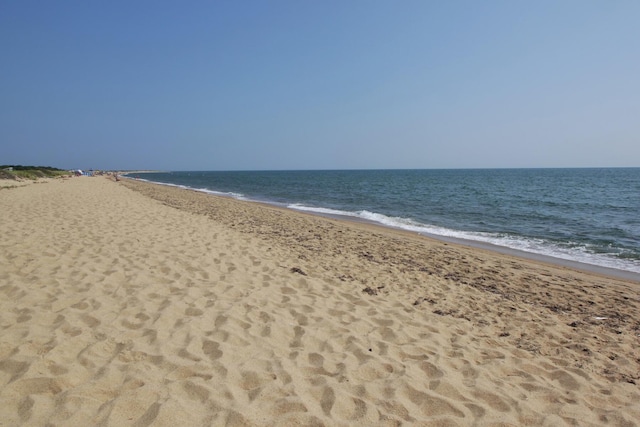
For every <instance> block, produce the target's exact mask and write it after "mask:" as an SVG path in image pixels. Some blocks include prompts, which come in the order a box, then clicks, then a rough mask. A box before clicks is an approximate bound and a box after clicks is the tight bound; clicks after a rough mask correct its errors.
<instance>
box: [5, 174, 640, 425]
mask: <svg viewBox="0 0 640 427" xmlns="http://www.w3.org/2000/svg"><path fill="white" fill-rule="evenodd" d="M0 209H1V210H2V212H3V214H4V216H3V221H2V222H0V233H2V235H3V241H2V242H1V244H0V296H1V297H0V326H1V327H2V331H3V333H2V334H1V335H0V400H1V401H2V402H3V405H0V418H2V420H3V421H4V423H5V424H7V425H46V424H56V425H145V426H146V425H178V424H183V425H237V426H288V425H318V426H322V425H324V426H334V425H336V426H349V425H379V426H404V425H407V426H408V425H447V426H465V425H481V426H497V425H546V426H557V425H585V426H596V425H598V426H600V425H608V426H629V425H636V426H638V425H640V408H638V405H637V402H638V401H640V346H639V343H640V317H639V313H640V299H639V297H638V295H639V293H638V292H639V286H638V284H636V283H633V282H630V281H626V280H621V279H615V278H611V277H604V276H601V275H597V274H593V273H589V272H585V271H579V270H573V269H569V268H565V267H559V266H554V265H548V264H544V263H541V262H536V261H531V260H527V259H521V258H515V257H511V256H506V255H501V254H496V253H495V252H492V251H489V250H486V249H477V248H470V247H466V246H464V245H455V244H448V243H446V242H444V243H443V242H441V241H438V240H433V239H429V238H427V237H424V236H420V235H416V234H415V233H409V232H402V231H398V230H392V229H389V228H383V227H381V226H377V225H371V224H364V223H354V222H353V223H352V222H346V221H341V220H340V221H339V220H335V219H331V218H322V217H318V216H315V215H309V214H304V213H300V212H295V211H291V210H287V209H279V208H276V207H273V206H270V205H261V204H257V203H247V202H242V201H238V200H234V199H230V198H224V197H211V196H210V195H207V194H204V193H198V192H195V191H184V190H182V189H179V188H171V187H167V186H160V185H156V184H151V183H147V182H141V181H135V180H121V181H119V182H116V181H114V180H113V179H109V178H107V177H83V178H78V179H68V180H54V181H51V182H48V183H45V184H44V185H28V186H24V187H20V188H14V189H10V190H2V197H0Z"/></svg>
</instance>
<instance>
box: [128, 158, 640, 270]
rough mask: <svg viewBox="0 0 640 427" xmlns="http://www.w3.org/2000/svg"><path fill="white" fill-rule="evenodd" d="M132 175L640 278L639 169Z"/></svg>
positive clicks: (336, 171)
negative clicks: (610, 270)
mask: <svg viewBox="0 0 640 427" xmlns="http://www.w3.org/2000/svg"><path fill="white" fill-rule="evenodd" d="M130 176H134V177H136V176H137V177H139V178H141V179H145V180H148V181H152V182H157V183H162V184H167V185H173V186H179V187H184V188H190V189H194V190H198V191H203V192H206V193H210V194H215V195H224V196H229V197H234V198H237V199H242V200H253V201H260V202H266V203H271V204H274V205H278V206H282V207H287V208H290V209H295V210H299V211H306V212H311V213H316V214H320V215H330V216H341V217H349V218H357V219H361V220H367V221H372V222H375V223H379V224H382V225H385V226H389V227H397V228H401V229H405V230H409V231H413V232H416V233H422V234H425V235H430V236H436V237H437V236H440V237H443V238H447V239H464V240H466V241H473V242H482V243H484V244H487V243H488V244H491V245H495V246H498V247H504V248H509V249H515V250H519V251H524V252H527V253H531V254H537V255H543V256H549V257H553V258H559V259H562V260H568V261H575V262H580V263H585V264H590V265H594V266H600V267H606V268H611V269H615V270H622V271H629V272H634V273H640V168H593V169H451V170H328V171H248V172H239V171H230V172H163V173H144V174H132V175H130Z"/></svg>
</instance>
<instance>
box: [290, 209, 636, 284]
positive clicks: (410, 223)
mask: <svg viewBox="0 0 640 427" xmlns="http://www.w3.org/2000/svg"><path fill="white" fill-rule="evenodd" d="M288 207H289V208H291V209H295V210H300V211H306V212H312V213H317V214H321V215H334V216H342V217H352V218H358V219H363V220H366V221H371V222H375V223H378V224H381V225H385V226H387V227H393V228H399V229H402V230H407V231H413V232H416V233H419V234H424V235H432V236H441V237H446V238H452V239H459V240H467V241H475V242H481V243H488V244H490V245H494V246H500V247H504V248H509V249H515V250H518V251H522V252H528V253H533V254H537V255H543V256H548V257H552V258H559V259H564V260H567V261H575V262H580V263H585V264H591V265H596V266H600V267H607V268H613V269H616V270H625V271H631V272H635V273H640V262H637V261H626V260H622V259H619V258H616V257H615V256H614V254H610V255H607V254H595V253H593V252H589V251H588V249H587V248H586V247H580V246H578V247H562V246H558V245H556V244H553V243H552V242H548V241H544V240H542V239H535V238H526V237H520V236H514V235H508V234H498V233H484V232H472V231H461V230H453V229H449V228H444V227H438V226H434V225H428V224H423V223H420V222H417V221H415V220H413V219H411V218H401V217H390V216H387V215H384V214H380V213H376V212H369V211H366V210H362V211H357V212H348V211H342V210H337V209H327V208H317V207H311V206H304V205H300V204H291V205H289V206H288Z"/></svg>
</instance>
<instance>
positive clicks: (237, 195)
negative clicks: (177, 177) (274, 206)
mask: <svg viewBox="0 0 640 427" xmlns="http://www.w3.org/2000/svg"><path fill="white" fill-rule="evenodd" d="M123 177H124V178H129V179H135V180H136V181H145V182H152V183H154V184H159V185H166V186H168V187H175V188H181V189H183V190H191V191H198V192H200V193H206V194H211V195H214V196H224V197H231V198H234V199H238V200H246V201H249V200H250V199H248V198H246V197H245V195H244V194H241V193H234V192H231V191H229V192H225V191H215V190H210V189H208V188H194V187H189V186H187V185H182V184H172V183H170V182H162V181H151V180H148V179H144V178H131V177H129V176H126V175H124V176H123Z"/></svg>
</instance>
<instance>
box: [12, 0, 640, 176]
mask: <svg viewBox="0 0 640 427" xmlns="http://www.w3.org/2000/svg"><path fill="white" fill-rule="evenodd" d="M639 22H640V2H639V1H636V0H626V1H625V0H601V1H591V0H573V1H572V0H553V1H547V0H541V1H511V0H504V1H491V0H487V1H457V0H451V1H435V0H433V1H430V0H419V1H411V0H401V1H389V0H385V1H379V0H366V1H365V0H340V1H334V0H313V1H312V0H295V1H280V0H276V1H269V0H260V1H253V0H242V1H231V0H219V1H197V0H194V1H188V2H178V1H175V2H168V1H159V0H155V1H145V0H139V1H138V0H136V1H129V0H127V1H120V0H110V1H102V2H100V1H86V0H81V1H66V0H60V1H31V0H15V1H14V0H3V1H1V2H0V164H23V165H43V166H54V167H60V168H65V169H67V168H68V169H75V168H80V169H155V170H274V169H275V170H291V169H396V168H520V167H629V166H630V167H637V166H640V25H639V24H638V23H639Z"/></svg>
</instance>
